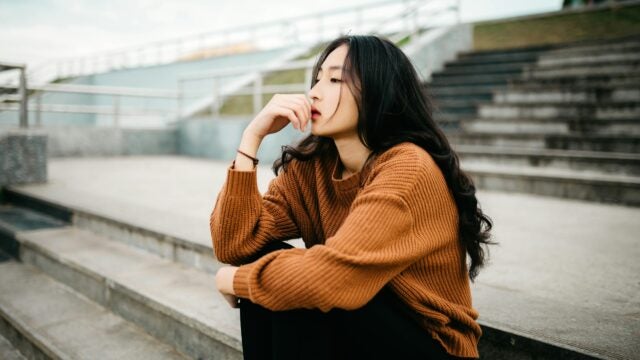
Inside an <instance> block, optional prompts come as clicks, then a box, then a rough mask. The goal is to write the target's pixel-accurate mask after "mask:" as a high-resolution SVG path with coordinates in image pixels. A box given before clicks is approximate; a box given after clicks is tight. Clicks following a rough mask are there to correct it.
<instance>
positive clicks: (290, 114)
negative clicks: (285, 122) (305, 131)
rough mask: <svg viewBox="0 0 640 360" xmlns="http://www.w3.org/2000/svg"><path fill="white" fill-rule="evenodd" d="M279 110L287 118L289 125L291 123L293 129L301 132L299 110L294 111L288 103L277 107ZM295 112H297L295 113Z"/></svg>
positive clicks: (294, 108) (294, 107)
mask: <svg viewBox="0 0 640 360" xmlns="http://www.w3.org/2000/svg"><path fill="white" fill-rule="evenodd" d="M279 106H280V109H281V114H282V115H284V116H286V117H287V118H289V120H290V121H291V123H293V127H294V128H297V129H298V130H302V125H303V121H302V114H301V113H300V110H299V109H296V106H295V105H292V104H290V103H286V104H282V105H279ZM296 110H297V111H296Z"/></svg>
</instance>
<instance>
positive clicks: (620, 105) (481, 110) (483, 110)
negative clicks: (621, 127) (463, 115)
mask: <svg viewBox="0 0 640 360" xmlns="http://www.w3.org/2000/svg"><path fill="white" fill-rule="evenodd" d="M478 116H480V117H481V118H593V119H603V120H607V119H630V120H631V119H638V118H640V104H639V103H638V102H634V101H630V102H628V101H624V102H623V101H619V102H603V103H598V104H593V103H591V104H586V103H580V102H564V103H561V104H560V103H548V102H539V103H527V102H523V103H515V102H513V103H503V104H498V103H489V104H482V103H481V104H478Z"/></svg>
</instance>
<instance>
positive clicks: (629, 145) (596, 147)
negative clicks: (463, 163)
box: [449, 136, 640, 153]
mask: <svg viewBox="0 0 640 360" xmlns="http://www.w3.org/2000/svg"><path fill="white" fill-rule="evenodd" d="M449 139H450V142H451V143H452V144H454V146H455V145H481V146H493V147H496V148H513V147H518V148H524V149H564V150H584V151H609V152H625V153H636V152H640V141H639V140H638V139H607V140H589V139H580V138H574V139H563V138H557V139H556V138H552V139H544V138H530V139H527V138H509V137H499V136H491V137H488V136H475V137H469V136H466V137H462V138H458V137H456V136H449Z"/></svg>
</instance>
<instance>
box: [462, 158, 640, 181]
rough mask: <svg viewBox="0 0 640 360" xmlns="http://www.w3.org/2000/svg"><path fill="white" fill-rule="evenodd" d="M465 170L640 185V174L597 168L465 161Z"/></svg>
mask: <svg viewBox="0 0 640 360" xmlns="http://www.w3.org/2000/svg"><path fill="white" fill-rule="evenodd" d="M462 168H463V170H466V171H470V172H486V173H494V174H503V175H509V176H533V177H546V178H554V179H558V180H562V179H565V180H580V181H585V182H607V183H617V184H620V185H630V186H640V176H634V175H627V174H611V173H604V172H601V171H595V170H580V171H578V170H575V169H562V168H554V167H537V166H524V165H505V164H489V163H486V162H474V161H463V162H462Z"/></svg>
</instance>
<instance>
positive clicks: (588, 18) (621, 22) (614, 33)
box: [473, 5, 640, 50]
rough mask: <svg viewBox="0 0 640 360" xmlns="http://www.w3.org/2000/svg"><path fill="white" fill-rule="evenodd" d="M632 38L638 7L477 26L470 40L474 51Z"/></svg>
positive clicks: (639, 22)
mask: <svg viewBox="0 0 640 360" xmlns="http://www.w3.org/2000/svg"><path fill="white" fill-rule="evenodd" d="M632 35H640V5H635V6H628V7H624V8H618V9H606V10H599V11H590V12H581V13H572V14H563V15H555V16H549V17H540V18H533V19H523V20H511V21H503V22H499V21H496V22H486V23H480V24H477V25H476V26H475V28H474V34H473V41H474V48H475V50H490V49H505V48H513V47H523V46H532V45H543V44H558V43H564V42H573V41H581V40H600V39H611V38H618V37H624V36H632Z"/></svg>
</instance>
